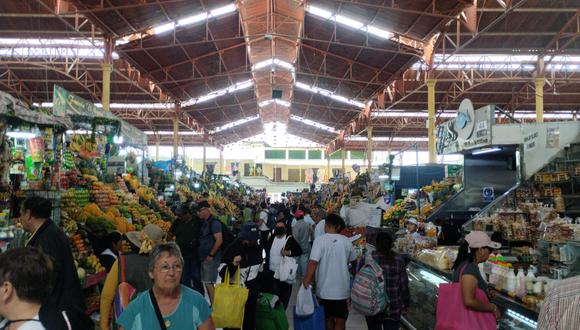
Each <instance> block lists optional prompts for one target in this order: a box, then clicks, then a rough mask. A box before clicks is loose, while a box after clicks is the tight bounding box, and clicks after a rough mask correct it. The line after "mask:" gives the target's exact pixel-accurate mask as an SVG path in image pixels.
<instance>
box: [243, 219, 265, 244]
mask: <svg viewBox="0 0 580 330" xmlns="http://www.w3.org/2000/svg"><path fill="white" fill-rule="evenodd" d="M238 237H239V238H240V239H241V240H242V241H257V240H258V239H259V238H260V234H259V233H258V226H256V224H255V223H252V222H248V223H245V224H244V225H243V226H242V229H240V233H239V234H238Z"/></svg>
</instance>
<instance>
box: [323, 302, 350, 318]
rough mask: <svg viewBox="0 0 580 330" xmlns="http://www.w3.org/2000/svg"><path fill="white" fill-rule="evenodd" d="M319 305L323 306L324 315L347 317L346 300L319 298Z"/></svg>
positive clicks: (326, 316)
mask: <svg viewBox="0 0 580 330" xmlns="http://www.w3.org/2000/svg"><path fill="white" fill-rule="evenodd" d="M320 305H321V306H322V307H324V317H325V318H327V319H329V318H332V317H334V318H337V319H343V320H346V319H348V301H347V300H346V299H344V300H326V299H320Z"/></svg>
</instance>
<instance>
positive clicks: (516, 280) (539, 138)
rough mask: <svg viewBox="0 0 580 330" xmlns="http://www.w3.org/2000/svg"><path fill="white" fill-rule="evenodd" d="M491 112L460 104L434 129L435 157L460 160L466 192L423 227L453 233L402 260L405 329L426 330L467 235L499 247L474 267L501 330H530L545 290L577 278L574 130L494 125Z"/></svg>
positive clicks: (579, 248) (578, 141) (578, 138)
mask: <svg viewBox="0 0 580 330" xmlns="http://www.w3.org/2000/svg"><path fill="white" fill-rule="evenodd" d="M493 113H494V106H486V107H483V108H480V109H477V110H473V108H472V107H471V106H469V104H468V105H467V106H466V105H462V107H460V110H459V113H458V117H457V119H455V120H451V121H449V122H446V123H444V124H442V125H440V126H439V127H438V141H437V146H438V152H439V153H463V154H464V182H463V184H464V186H463V188H462V190H461V191H460V192H459V193H458V194H457V195H455V196H454V197H452V198H451V199H450V200H449V201H448V202H447V203H444V204H443V205H442V207H441V208H440V210H439V211H438V212H434V213H433V214H432V215H431V217H429V218H428V219H427V221H433V222H435V223H439V224H441V221H442V220H444V222H447V223H451V224H452V226H448V227H447V228H446V227H443V232H442V233H440V235H444V236H445V237H444V238H443V239H442V238H441V237H439V240H438V243H439V245H440V246H439V247H437V248H429V249H424V248H419V245H418V244H419V243H416V247H417V248H415V249H414V251H413V253H411V254H410V256H409V258H410V263H409V265H408V272H409V276H410V289H411V299H412V303H411V308H410V312H409V314H408V315H407V317H406V321H407V322H408V323H409V325H410V326H412V328H416V329H432V328H433V326H434V324H435V308H436V304H437V289H438V286H439V284H441V283H445V282H448V281H449V280H450V275H451V274H452V273H451V270H450V268H451V266H452V264H453V262H454V260H455V257H456V255H457V247H454V246H453V245H456V244H457V242H458V239H457V238H459V235H461V234H462V233H464V230H465V231H469V230H481V231H486V232H488V234H489V235H492V237H493V239H494V240H496V241H500V242H501V243H502V248H501V250H500V251H498V252H499V253H498V254H492V256H490V258H489V260H488V261H486V262H485V263H484V264H481V265H480V271H481V273H482V276H483V277H484V278H485V279H486V280H487V281H488V284H489V286H490V287H491V288H493V289H494V290H495V291H496V292H497V295H496V297H495V298H494V301H493V302H494V303H496V304H497V305H498V306H499V307H500V309H501V312H502V315H503V316H504V317H503V318H502V319H501V320H500V323H499V324H500V329H535V328H536V326H537V323H536V322H537V318H538V312H539V310H540V308H541V306H542V302H543V299H544V295H545V292H546V290H549V288H550V286H551V285H553V284H554V282H555V281H558V280H560V279H562V278H566V277H569V276H573V275H577V274H579V273H580V265H578V259H579V258H578V256H580V243H579V242H580V228H579V227H578V226H579V225H578V224H577V223H578V221H579V220H580V219H578V218H577V219H574V216H577V215H578V213H577V212H578V209H577V205H578V204H577V203H575V202H574V200H576V199H577V198H579V197H580V196H579V192H580V186H579V183H580V182H579V181H578V180H577V179H576V176H577V175H578V174H577V171H578V172H579V173H580V124H579V123H577V122H551V123H542V124H521V123H517V124H504V125H498V124H496V123H495V120H494V117H493ZM450 228H454V230H455V231H456V232H455V233H452V230H451V229H450ZM450 237H452V238H453V239H452V240H450ZM442 243H447V244H442ZM441 245H447V246H441Z"/></svg>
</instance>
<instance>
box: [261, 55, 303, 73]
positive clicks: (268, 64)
mask: <svg viewBox="0 0 580 330" xmlns="http://www.w3.org/2000/svg"><path fill="white" fill-rule="evenodd" d="M272 66H277V67H280V68H283V69H286V70H289V71H292V72H294V71H295V68H294V64H292V63H289V62H286V61H282V60H279V59H277V58H270V59H267V60H263V61H260V62H258V63H256V64H254V65H252V71H256V70H260V69H264V68H267V67H272Z"/></svg>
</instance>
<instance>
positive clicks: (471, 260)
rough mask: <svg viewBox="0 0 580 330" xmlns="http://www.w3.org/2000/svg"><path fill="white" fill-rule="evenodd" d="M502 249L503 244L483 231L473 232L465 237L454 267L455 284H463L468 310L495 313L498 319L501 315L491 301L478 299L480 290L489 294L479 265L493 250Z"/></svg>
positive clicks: (464, 301)
mask: <svg viewBox="0 0 580 330" xmlns="http://www.w3.org/2000/svg"><path fill="white" fill-rule="evenodd" d="M500 248H501V244H500V243H497V242H493V241H492V240H491V239H490V238H489V236H488V235H487V234H486V233H485V232H482V231H472V232H471V233H469V234H468V235H467V236H465V241H464V242H463V243H462V244H461V246H460V247H459V253H458V255H457V259H456V260H455V264H454V265H453V270H454V273H453V277H452V280H453V282H458V283H461V292H462V296H463V304H464V305H465V307H466V308H468V309H471V310H473V311H477V312H482V313H493V314H494V315H495V317H496V319H499V318H500V317H501V314H500V312H499V310H498V308H497V306H496V305H494V304H492V303H490V302H489V301H483V300H480V299H477V298H476V290H477V289H478V288H479V289H481V290H482V291H483V292H485V293H486V294H487V292H488V291H487V282H486V281H485V280H484V279H483V277H482V276H481V273H480V272H479V268H478V266H477V265H478V264H480V263H483V262H485V261H486V260H487V259H488V258H489V254H490V253H491V252H492V251H493V250H498V249H500Z"/></svg>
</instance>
